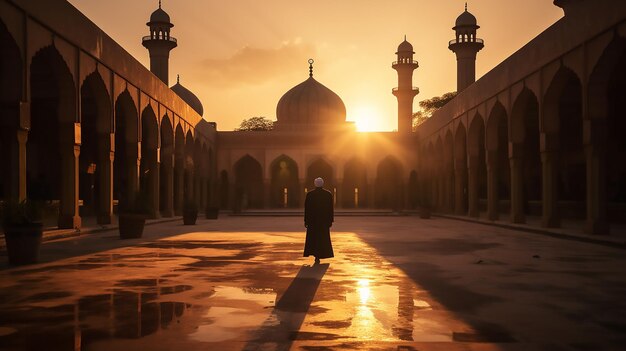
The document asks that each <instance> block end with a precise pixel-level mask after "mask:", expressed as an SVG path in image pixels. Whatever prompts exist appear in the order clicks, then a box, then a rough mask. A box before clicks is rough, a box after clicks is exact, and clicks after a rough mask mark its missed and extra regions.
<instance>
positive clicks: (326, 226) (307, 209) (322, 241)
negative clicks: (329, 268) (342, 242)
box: [304, 188, 334, 258]
mask: <svg viewBox="0 0 626 351" xmlns="http://www.w3.org/2000/svg"><path fill="white" fill-rule="evenodd" d="M333 220H334V214H333V195H332V194H331V193H330V191H328V190H326V189H323V188H315V190H312V191H309V192H308V193H307V194H306V200H305V201H304V225H305V226H306V243H305V244H304V257H308V256H315V257H316V258H330V257H333V256H334V255H333V245H332V244H331V243H330V226H331V225H332V224H333Z"/></svg>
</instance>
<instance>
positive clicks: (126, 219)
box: [119, 214, 146, 239]
mask: <svg viewBox="0 0 626 351" xmlns="http://www.w3.org/2000/svg"><path fill="white" fill-rule="evenodd" d="M119 225H120V239H137V238H141V236H142V235H143V227H144V226H145V225H146V216H145V215H142V214H120V215H119Z"/></svg>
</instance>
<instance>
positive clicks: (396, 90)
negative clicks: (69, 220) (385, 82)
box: [391, 87, 420, 96]
mask: <svg viewBox="0 0 626 351" xmlns="http://www.w3.org/2000/svg"><path fill="white" fill-rule="evenodd" d="M391 93H392V94H393V95H396V96H398V94H404V93H410V94H413V96H415V95H417V94H419V93H420V88H418V87H411V88H393V89H391Z"/></svg>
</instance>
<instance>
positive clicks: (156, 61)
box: [142, 0, 178, 86]
mask: <svg viewBox="0 0 626 351" xmlns="http://www.w3.org/2000/svg"><path fill="white" fill-rule="evenodd" d="M146 25H147V26H148V27H150V35H148V36H146V37H143V39H142V41H143V46H144V47H145V48H146V49H148V51H149V52H150V71H152V73H154V75H155V76H157V77H159V78H160V79H161V80H162V81H163V83H165V84H167V85H168V86H169V84H168V82H169V58H170V50H172V49H173V48H175V47H176V46H177V45H178V44H177V42H176V38H173V37H171V36H170V29H171V28H172V27H174V25H173V24H172V23H171V22H170V16H169V15H168V14H167V12H165V11H163V9H161V1H160V0H159V8H158V9H157V10H156V11H154V12H153V13H152V15H151V16H150V22H148V23H146Z"/></svg>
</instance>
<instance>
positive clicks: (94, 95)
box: [78, 71, 113, 224]
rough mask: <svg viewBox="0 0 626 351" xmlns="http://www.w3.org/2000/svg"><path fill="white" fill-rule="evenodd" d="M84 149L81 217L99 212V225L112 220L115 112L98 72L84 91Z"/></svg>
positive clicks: (80, 181)
mask: <svg viewBox="0 0 626 351" xmlns="http://www.w3.org/2000/svg"><path fill="white" fill-rule="evenodd" d="M80 101H81V103H80V105H81V116H80V124H81V140H82V143H81V150H80V156H79V166H78V168H79V198H80V199H81V200H82V206H81V208H80V214H81V216H89V215H96V214H97V216H98V223H99V224H109V223H111V214H112V190H113V189H111V179H112V176H113V175H112V170H113V168H112V165H111V158H110V152H111V146H112V145H111V132H112V125H113V121H112V117H113V111H112V108H111V100H110V97H109V93H108V91H107V88H106V85H105V84H104V81H103V80H102V77H101V76H100V74H99V73H98V72H97V71H96V72H93V73H91V74H90V75H88V76H87V78H86V79H85V80H84V81H83V85H82V87H81V90H80Z"/></svg>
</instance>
